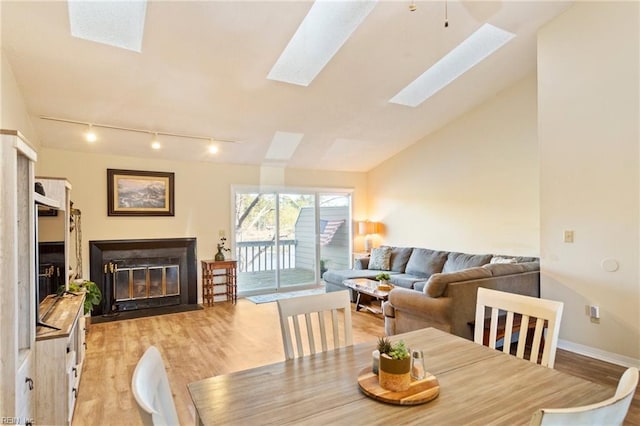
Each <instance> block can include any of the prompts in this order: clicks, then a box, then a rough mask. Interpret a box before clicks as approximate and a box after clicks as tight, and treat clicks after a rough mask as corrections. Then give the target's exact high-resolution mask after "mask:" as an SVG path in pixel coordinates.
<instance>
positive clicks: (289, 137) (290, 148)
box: [265, 131, 304, 160]
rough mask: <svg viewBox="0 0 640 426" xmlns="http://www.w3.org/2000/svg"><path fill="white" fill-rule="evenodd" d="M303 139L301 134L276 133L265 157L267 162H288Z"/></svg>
mask: <svg viewBox="0 0 640 426" xmlns="http://www.w3.org/2000/svg"><path fill="white" fill-rule="evenodd" d="M303 137H304V134H303V133H290V132H280V131H278V132H276V134H275V135H274V136H273V140H272V141H271V145H270V146H269V150H268V151H267V155H265V159H267V160H289V159H290V158H291V157H292V156H293V153H294V152H295V151H296V148H298V144H299V143H300V141H302V138H303Z"/></svg>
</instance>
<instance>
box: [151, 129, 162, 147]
mask: <svg viewBox="0 0 640 426" xmlns="http://www.w3.org/2000/svg"><path fill="white" fill-rule="evenodd" d="M151 148H153V149H160V148H162V145H160V141H159V140H158V133H157V132H156V133H154V134H153V138H152V139H151Z"/></svg>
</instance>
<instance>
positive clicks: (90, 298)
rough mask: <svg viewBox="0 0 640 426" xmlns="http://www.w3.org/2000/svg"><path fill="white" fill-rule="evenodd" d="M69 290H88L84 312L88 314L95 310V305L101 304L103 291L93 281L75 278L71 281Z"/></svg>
mask: <svg viewBox="0 0 640 426" xmlns="http://www.w3.org/2000/svg"><path fill="white" fill-rule="evenodd" d="M69 291H73V292H80V291H84V292H86V295H85V299H84V314H85V315H87V314H88V313H89V312H91V311H92V310H93V307H94V306H96V305H99V304H100V302H101V301H102V292H101V291H100V289H99V288H98V286H97V285H96V283H94V282H93V281H88V280H75V281H71V282H70V283H69Z"/></svg>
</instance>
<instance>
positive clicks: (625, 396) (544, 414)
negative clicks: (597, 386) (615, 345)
mask: <svg viewBox="0 0 640 426" xmlns="http://www.w3.org/2000/svg"><path fill="white" fill-rule="evenodd" d="M637 386H638V369H637V368H634V367H631V368H629V369H627V371H625V372H624V374H623V375H622V377H621V378H620V382H618V388H617V389H616V393H615V395H614V396H612V397H611V398H609V399H606V400H604V401H602V402H598V403H596V404H590V405H583V406H581V407H571V408H543V409H541V410H538V411H536V412H535V413H534V415H533V417H532V418H531V423H530V424H531V426H555V425H558V426H560V425H594V426H595V425H610V426H614V425H622V423H623V421H624V418H625V416H626V415H627V411H629V405H631V400H632V399H633V394H634V393H635V391H636V388H637Z"/></svg>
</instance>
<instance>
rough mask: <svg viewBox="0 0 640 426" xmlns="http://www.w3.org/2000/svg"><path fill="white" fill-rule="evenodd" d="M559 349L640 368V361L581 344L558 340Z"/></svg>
mask: <svg viewBox="0 0 640 426" xmlns="http://www.w3.org/2000/svg"><path fill="white" fill-rule="evenodd" d="M558 348H560V349H564V350H566V351H569V352H574V353H577V354H580V355H584V356H588V357H591V358H595V359H599V360H600V361H605V362H610V363H612V364H617V365H622V366H624V367H636V368H640V359H636V358H631V357H628V356H624V355H620V354H616V353H613V352H607V351H603V350H602V349H597V348H592V347H591V346H586V345H581V344H579V343H574V342H569V341H567V340H562V339H558Z"/></svg>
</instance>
